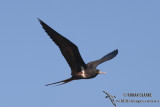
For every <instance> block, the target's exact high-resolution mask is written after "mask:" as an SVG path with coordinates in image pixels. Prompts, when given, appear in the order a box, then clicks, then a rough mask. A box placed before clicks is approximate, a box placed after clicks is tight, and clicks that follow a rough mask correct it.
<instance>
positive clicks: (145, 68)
mask: <svg viewBox="0 0 160 107" xmlns="http://www.w3.org/2000/svg"><path fill="white" fill-rule="evenodd" d="M37 18H40V19H41V20H43V21H44V22H45V23H47V24H48V25H49V26H51V27H52V28H54V29H55V30H56V31H58V32H59V33H61V34H62V35H63V36H65V37H66V38H68V39H69V40H71V41H72V42H73V43H75V44H76V45H77V46H78V47H79V50H80V53H81V55H82V57H83V59H84V61H85V62H86V63H87V62H90V61H93V60H96V59H99V58H101V57H102V56H104V55H105V54H107V53H109V52H111V51H113V50H114V49H118V50H119V54H118V55H117V56H116V57H115V58H114V59H112V60H110V61H108V62H105V63H103V64H101V65H99V66H98V69H100V70H101V71H103V72H107V74H105V75H98V76H97V77H96V78H94V79H90V80H79V81H73V82H71V83H68V84H65V85H63V86H59V87H53V86H48V87H46V86H44V85H45V84H48V83H52V82H57V81H60V80H63V79H67V78H69V77H70V73H71V72H70V68H69V66H68V64H67V62H66V61H65V59H64V57H63V56H62V54H61V52H60V50H59V48H58V47H57V46H56V45H55V44H54V43H53V42H52V40H51V39H50V38H49V37H48V36H47V34H46V33H45V32H44V30H43V29H42V27H41V25H40V24H39V22H38V20H37ZM159 55H160V1H159V0H26V1H23V0H1V1H0V66H1V67H0V107H113V105H112V103H111V102H110V100H109V99H106V98H105V96H106V95H105V94H104V93H103V92H102V91H107V92H109V93H110V94H111V95H115V96H116V97H117V98H116V99H123V98H125V99H137V100H138V99H142V100H145V99H153V100H160V92H159V90H160V87H159V81H160V78H159V76H160V57H159ZM129 92H132V93H139V92H142V93H152V97H151V98H139V97H137V98H129V97H123V93H129ZM135 106H136V107H142V106H143V107H159V106H160V103H141V104H137V103H117V107H135Z"/></svg>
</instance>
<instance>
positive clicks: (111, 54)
mask: <svg viewBox="0 0 160 107" xmlns="http://www.w3.org/2000/svg"><path fill="white" fill-rule="evenodd" d="M117 54H118V49H116V50H114V51H112V52H110V53H109V54H107V55H105V56H104V57H102V58H101V59H99V60H96V61H92V62H89V63H88V64H87V66H90V67H93V68H96V67H97V66H98V65H99V64H101V63H103V62H105V61H108V60H111V59H112V58H114V57H115V56H116V55H117Z"/></svg>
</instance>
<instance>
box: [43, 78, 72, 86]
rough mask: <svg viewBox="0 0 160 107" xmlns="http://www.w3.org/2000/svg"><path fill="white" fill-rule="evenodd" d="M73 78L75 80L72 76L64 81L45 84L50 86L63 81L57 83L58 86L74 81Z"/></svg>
mask: <svg viewBox="0 0 160 107" xmlns="http://www.w3.org/2000/svg"><path fill="white" fill-rule="evenodd" d="M73 80H75V79H74V78H73V77H71V78H68V79H66V80H63V81H59V82H55V83H51V84H47V85H45V86H49V85H53V84H58V83H61V84H59V85H56V86H60V85H63V84H66V83H68V82H71V81H73Z"/></svg>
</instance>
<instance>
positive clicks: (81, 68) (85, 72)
mask: <svg viewBox="0 0 160 107" xmlns="http://www.w3.org/2000/svg"><path fill="white" fill-rule="evenodd" d="M38 20H39V22H40V24H41V25H42V27H43V29H44V30H45V32H46V33H47V34H48V35H49V37H50V38H51V39H52V40H53V41H54V42H55V44H56V45H57V46H58V47H59V48H60V51H61V53H62V55H63V56H64V58H65V59H66V61H67V62H68V64H69V66H70V68H71V72H72V73H71V75H72V76H71V77H70V78H68V79H66V80H63V81H59V82H55V83H51V84H47V85H46V86H48V85H52V84H57V83H60V84H59V85H62V84H65V83H68V82H70V81H73V80H79V79H90V78H94V77H96V76H97V75H98V74H102V73H106V72H101V71H100V70H99V69H96V67H97V66H98V65H99V64H101V63H103V62H105V61H108V60H110V59H112V58H114V57H115V56H116V55H117V54H118V50H117V49H116V50H114V51H112V52H110V53H109V54H107V55H105V56H104V57H102V58H101V59H98V60H96V61H92V62H89V63H88V64H85V62H84V61H83V59H82V57H81V55H80V53H79V50H78V47H77V46H76V45H75V44H74V43H72V42H71V41H69V40H68V39H67V38H65V37H63V36H62V35H61V34H59V33H58V32H56V31H55V30H53V29H52V28H51V27H49V26H48V25H47V24H45V23H44V22H43V21H42V20H40V19H38Z"/></svg>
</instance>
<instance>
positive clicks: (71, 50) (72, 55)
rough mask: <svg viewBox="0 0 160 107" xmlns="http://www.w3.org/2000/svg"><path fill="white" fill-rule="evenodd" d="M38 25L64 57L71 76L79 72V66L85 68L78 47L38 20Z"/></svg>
mask: <svg viewBox="0 0 160 107" xmlns="http://www.w3.org/2000/svg"><path fill="white" fill-rule="evenodd" d="M39 22H40V24H41V25H42V27H43V29H44V30H45V32H46V33H47V34H48V35H49V36H50V38H51V39H52V40H53V41H54V42H55V43H56V45H57V46H58V47H59V48H60V50H61V53H62V54H63V56H64V57H65V59H66V61H67V62H68V64H69V66H70V68H71V70H72V75H74V74H75V73H77V71H80V70H81V66H83V67H84V68H86V64H85V63H84V61H83V59H82V57H81V55H80V53H79V50H78V47H77V46H76V45H75V44H73V43H72V42H71V41H69V40H68V39H66V38H65V37H63V36H62V35H61V34H59V33H58V32H56V31H55V30H53V29H52V28H51V27H49V26H48V25H47V24H45V23H44V22H43V21H42V20H40V19H39Z"/></svg>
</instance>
